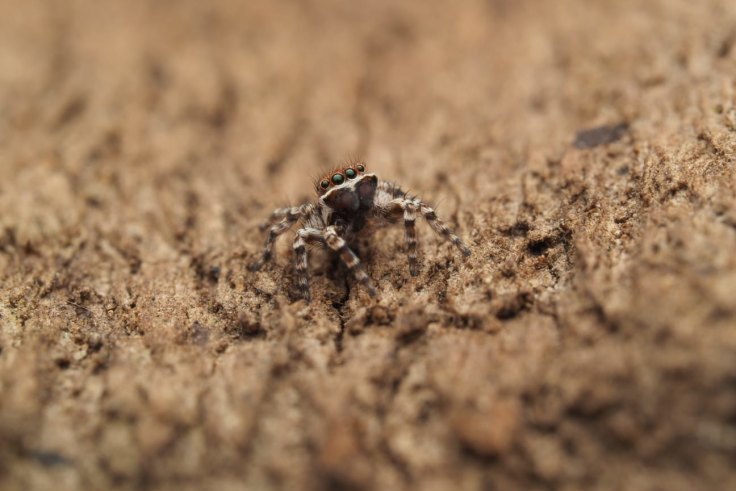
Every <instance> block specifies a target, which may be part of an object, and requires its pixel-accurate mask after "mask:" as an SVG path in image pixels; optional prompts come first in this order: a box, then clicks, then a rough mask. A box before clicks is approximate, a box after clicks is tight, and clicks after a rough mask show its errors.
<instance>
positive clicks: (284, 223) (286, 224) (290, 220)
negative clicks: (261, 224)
mask: <svg viewBox="0 0 736 491" xmlns="http://www.w3.org/2000/svg"><path fill="white" fill-rule="evenodd" d="M282 209H285V208H282ZM304 210H305V207H304V206H299V207H293V208H289V209H288V212H286V215H285V216H284V217H283V218H282V219H281V221H280V222H278V223H276V224H275V225H272V226H271V228H270V229H269V230H268V237H266V243H265V244H264V246H263V253H262V254H261V257H260V259H258V261H256V262H254V263H252V264H250V265H249V266H248V269H249V270H251V271H258V270H259V269H261V268H262V267H263V265H264V264H266V262H268V261H269V260H270V259H271V256H272V255H273V244H274V243H275V242H276V239H278V238H279V236H280V235H281V234H283V233H284V232H286V231H287V230H289V229H290V228H291V226H292V225H294V223H295V222H296V221H297V220H299V218H301V216H302V215H303V214H304ZM276 212H279V210H276V211H274V214H275V213H276ZM272 216H273V215H272Z"/></svg>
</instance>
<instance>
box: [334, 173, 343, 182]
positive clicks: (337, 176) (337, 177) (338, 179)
mask: <svg viewBox="0 0 736 491" xmlns="http://www.w3.org/2000/svg"><path fill="white" fill-rule="evenodd" d="M332 182H334V183H335V184H342V183H344V182H345V178H344V177H343V176H342V174H335V175H334V176H332Z"/></svg>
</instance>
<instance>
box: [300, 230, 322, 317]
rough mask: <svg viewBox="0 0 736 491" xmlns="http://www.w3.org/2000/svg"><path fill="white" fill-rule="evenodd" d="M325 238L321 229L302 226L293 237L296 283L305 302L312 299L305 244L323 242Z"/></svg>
mask: <svg viewBox="0 0 736 491" xmlns="http://www.w3.org/2000/svg"><path fill="white" fill-rule="evenodd" d="M324 242H325V238H324V235H323V234H322V232H321V231H319V230H318V229H316V228H302V229H300V230H299V231H298V232H297V234H296V237H295V238H294V261H295V262H294V269H295V272H296V284H297V287H299V291H300V292H301V294H302V298H303V299H304V300H306V301H307V303H309V302H311V301H312V292H311V291H310V288H309V261H308V257H307V244H324Z"/></svg>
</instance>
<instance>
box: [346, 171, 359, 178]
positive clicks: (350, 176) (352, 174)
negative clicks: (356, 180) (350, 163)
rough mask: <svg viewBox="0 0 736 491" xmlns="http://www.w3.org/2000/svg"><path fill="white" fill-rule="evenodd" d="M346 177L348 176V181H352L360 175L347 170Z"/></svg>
mask: <svg viewBox="0 0 736 491" xmlns="http://www.w3.org/2000/svg"><path fill="white" fill-rule="evenodd" d="M345 175H346V176H348V179H352V178H353V177H355V176H357V175H358V173H357V172H355V170H354V169H345Z"/></svg>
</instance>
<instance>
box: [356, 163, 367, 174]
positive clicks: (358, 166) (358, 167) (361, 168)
mask: <svg viewBox="0 0 736 491" xmlns="http://www.w3.org/2000/svg"><path fill="white" fill-rule="evenodd" d="M355 168H356V169H358V172H363V171H364V170H365V167H364V166H362V165H360V164H358V165H356V166H355Z"/></svg>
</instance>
